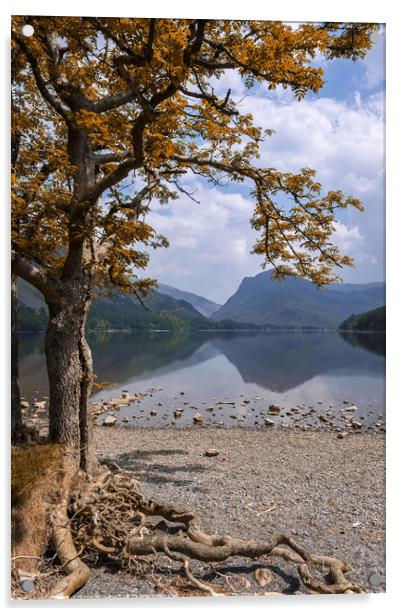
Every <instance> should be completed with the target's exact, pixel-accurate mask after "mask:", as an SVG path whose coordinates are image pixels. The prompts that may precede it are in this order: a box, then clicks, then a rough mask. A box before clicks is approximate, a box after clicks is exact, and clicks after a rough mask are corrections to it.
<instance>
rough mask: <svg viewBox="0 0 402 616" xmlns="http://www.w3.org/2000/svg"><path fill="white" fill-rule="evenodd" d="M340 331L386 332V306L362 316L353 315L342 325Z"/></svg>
mask: <svg viewBox="0 0 402 616" xmlns="http://www.w3.org/2000/svg"><path fill="white" fill-rule="evenodd" d="M339 329H342V330H352V331H359V332H385V329H386V316H385V306H381V307H380V308H375V309H374V310H369V311H368V312H363V313H360V314H352V315H351V316H350V317H348V318H347V319H346V320H345V321H343V322H342V323H341V324H340V326H339Z"/></svg>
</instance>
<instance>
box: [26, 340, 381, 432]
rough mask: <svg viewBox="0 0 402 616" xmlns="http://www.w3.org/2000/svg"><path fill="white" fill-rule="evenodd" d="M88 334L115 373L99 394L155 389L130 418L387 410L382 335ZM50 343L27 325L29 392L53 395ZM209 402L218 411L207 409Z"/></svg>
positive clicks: (246, 418)
mask: <svg viewBox="0 0 402 616" xmlns="http://www.w3.org/2000/svg"><path fill="white" fill-rule="evenodd" d="M89 342H90V344H91V348H92V353H93V359H94V371H95V373H96V375H97V381H98V382H104V381H109V382H110V386H108V387H107V388H106V389H103V390H102V391H98V392H97V393H95V394H94V395H93V400H94V401H97V402H98V401H101V400H106V401H107V400H110V399H111V398H115V397H118V396H120V395H121V393H122V390H128V391H129V392H146V393H147V395H146V396H145V397H144V399H143V400H141V401H140V402H135V403H132V404H131V405H130V406H129V407H125V408H123V409H122V410H121V412H120V414H119V422H118V423H121V418H122V417H123V416H125V417H128V419H129V422H128V424H125V425H135V426H169V425H171V422H172V419H173V411H174V410H175V409H178V408H180V409H183V410H184V411H187V410H188V411H189V412H183V416H182V417H181V418H180V419H178V420H177V422H176V425H177V426H178V427H182V426H187V425H192V416H193V415H194V413H196V412H202V413H203V414H204V416H205V422H204V423H219V422H223V423H224V424H225V425H246V426H252V425H255V424H256V423H259V417H260V414H261V413H263V412H265V411H266V409H267V406H268V405H269V404H279V405H280V406H283V407H285V409H286V408H289V409H290V408H291V407H296V406H299V407H300V408H301V411H302V412H303V410H306V411H307V410H308V408H309V407H310V406H313V407H314V408H315V409H317V411H320V410H321V409H322V410H323V411H325V410H328V409H331V410H332V409H333V410H334V411H339V410H340V409H341V408H344V407H345V406H348V405H350V404H355V405H356V406H358V408H359V410H358V412H357V413H355V415H356V418H358V417H360V418H364V423H365V425H370V424H372V423H375V421H377V418H378V417H379V416H380V415H381V414H383V413H385V356H384V355H385V335H383V334H350V333H348V334H346V333H344V334H339V333H338V332H335V331H331V332H267V333H265V332H258V333H249V332H244V333H243V332H216V333H211V332H192V333H172V332H152V333H141V334H132V333H126V332H106V333H102V334H96V335H95V334H91V335H90V336H89ZM43 349H44V335H28V334H21V336H20V349H19V351H20V384H21V393H22V395H23V396H25V397H26V398H27V399H28V400H32V399H33V398H37V399H40V398H41V397H42V396H44V395H46V394H47V377H46V370H45V360H44V351H43ZM227 402H232V403H233V404H231V405H229V404H225V403H227ZM220 403H222V404H220ZM208 407H209V408H210V409H211V407H214V411H213V413H211V412H206V413H205V412H204V411H206V409H207V408H208ZM152 409H154V410H156V415H155V416H150V415H149V413H150V410H152ZM231 415H233V417H231ZM239 421H240V422H241V423H240V424H239Z"/></svg>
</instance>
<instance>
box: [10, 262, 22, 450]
mask: <svg viewBox="0 0 402 616" xmlns="http://www.w3.org/2000/svg"><path fill="white" fill-rule="evenodd" d="M23 441H24V431H23V425H22V414H21V397H20V386H19V382H18V334H17V277H16V275H15V274H14V273H12V274H11V442H12V443H13V444H14V445H16V444H18V443H22V442H23Z"/></svg>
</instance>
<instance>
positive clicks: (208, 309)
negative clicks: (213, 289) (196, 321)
mask: <svg viewBox="0 0 402 616" xmlns="http://www.w3.org/2000/svg"><path fill="white" fill-rule="evenodd" d="M158 291H159V292H160V293H164V294H165V295H170V297H173V298H174V299H183V300H185V301H186V302H188V303H189V304H191V305H192V306H193V307H194V308H195V309H196V310H198V312H200V313H201V314H202V315H203V316H204V317H210V316H211V315H212V314H213V313H214V312H216V311H217V310H219V308H220V307H221V305H220V304H216V303H215V302H212V301H211V300H210V299H206V297H202V295H197V294H196V293H190V292H189V291H182V290H181V289H176V287H171V286H170V285H168V284H163V283H160V284H159V287H158Z"/></svg>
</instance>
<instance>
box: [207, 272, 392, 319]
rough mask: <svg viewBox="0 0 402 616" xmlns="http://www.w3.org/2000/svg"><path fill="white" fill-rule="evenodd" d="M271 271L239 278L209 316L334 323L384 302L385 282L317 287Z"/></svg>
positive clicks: (214, 317)
mask: <svg viewBox="0 0 402 616" xmlns="http://www.w3.org/2000/svg"><path fill="white" fill-rule="evenodd" d="M272 274H273V271H272V270H269V271H264V272H260V273H258V274H257V275H256V276H247V277H245V278H243V280H242V281H241V283H240V285H239V287H238V289H237V291H236V292H235V293H234V294H233V295H232V296H231V297H230V298H229V299H228V300H227V302H226V303H225V304H224V305H223V306H222V308H220V309H219V310H217V311H216V312H215V313H214V314H213V315H212V318H213V319H214V320H220V319H230V320H233V321H235V322H238V323H242V322H245V321H247V322H248V323H254V324H256V325H259V326H264V325H271V326H282V327H318V328H320V327H322V328H325V327H338V325H339V324H340V323H341V322H342V321H343V320H344V319H345V318H347V317H348V316H349V315H350V314H352V313H360V312H365V311H367V310H370V309H373V308H376V307H377V306H379V305H381V304H383V303H385V283H381V282H379V283H376V282H373V283H363V284H362V285H360V284H353V283H346V285H345V286H344V285H343V284H331V285H329V287H328V288H323V289H318V288H317V287H315V285H314V284H313V283H311V282H309V281H307V280H303V279H296V278H292V277H287V278H285V279H284V280H279V281H277V280H274V279H273V278H272Z"/></svg>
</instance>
